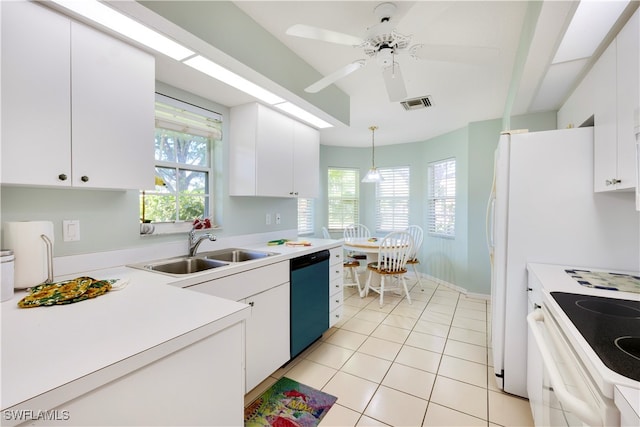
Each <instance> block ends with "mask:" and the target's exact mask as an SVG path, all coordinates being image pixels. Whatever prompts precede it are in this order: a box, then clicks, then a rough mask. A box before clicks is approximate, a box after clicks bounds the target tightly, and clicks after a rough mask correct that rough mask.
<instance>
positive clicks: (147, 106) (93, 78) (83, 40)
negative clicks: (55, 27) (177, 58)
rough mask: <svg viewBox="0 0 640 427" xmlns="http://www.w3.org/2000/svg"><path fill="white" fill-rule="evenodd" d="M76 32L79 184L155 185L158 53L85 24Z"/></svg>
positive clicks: (75, 120) (75, 148) (76, 163)
mask: <svg viewBox="0 0 640 427" xmlns="http://www.w3.org/2000/svg"><path fill="white" fill-rule="evenodd" d="M71 31H72V39H71V40H72V41H71V43H72V49H71V50H72V52H73V55H72V58H71V72H72V89H73V91H72V102H71V107H72V117H73V128H72V135H71V137H72V142H73V185H74V186H78V187H92V188H122V189H150V188H153V187H154V180H153V177H154V154H153V150H154V127H155V124H154V114H155V112H154V109H155V107H154V105H155V99H154V97H155V95H154V91H155V63H154V59H153V57H152V56H151V55H149V54H147V53H145V52H142V51H141V50H138V49H136V48H134V47H132V46H130V45H128V44H126V43H124V42H121V41H120V40H117V39H114V38H112V37H110V36H108V35H106V34H104V33H101V32H99V31H96V30H94V29H92V28H89V27H87V26H85V25H82V24H78V23H73V25H72V28H71ZM83 177H86V178H87V181H86V182H85V179H83Z"/></svg>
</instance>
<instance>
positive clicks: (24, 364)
mask: <svg viewBox="0 0 640 427" xmlns="http://www.w3.org/2000/svg"><path fill="white" fill-rule="evenodd" d="M308 240H309V241H311V242H312V246H302V247H288V246H284V245H281V246H267V245H264V244H261V245H249V246H247V245H244V246H242V247H243V248H247V249H259V250H265V251H271V252H277V253H279V254H280V255H278V256H272V257H267V258H264V259H260V260H255V261H250V262H244V263H237V264H233V265H230V266H227V267H222V268H217V269H213V270H209V271H208V272H203V273H198V274H194V275H188V277H182V278H181V277H175V276H169V275H165V274H158V273H154V272H148V271H144V270H139V269H133V268H129V267H125V266H122V267H114V268H107V269H101V270H93V271H87V272H83V273H77V274H73V275H66V276H62V277H56V280H62V279H66V278H73V277H78V276H82V275H87V276H90V277H93V278H95V279H118V278H127V279H129V284H128V285H127V286H126V287H125V288H124V289H121V290H117V291H115V290H114V291H110V292H108V293H107V294H105V295H102V296H100V297H97V298H95V299H91V300H85V301H81V302H78V303H75V304H68V305H59V306H52V307H35V308H29V309H21V308H18V307H17V302H18V301H19V300H20V299H21V298H22V297H23V296H24V295H26V293H25V292H24V291H17V292H16V294H15V296H14V298H13V299H11V300H8V301H5V302H3V303H2V304H1V305H0V310H1V318H2V329H1V330H2V338H1V339H2V361H1V374H2V394H1V396H2V401H1V407H2V409H7V408H11V407H16V405H19V404H21V403H22V402H25V401H27V400H29V399H32V398H35V397H38V398H40V397H41V396H43V395H46V394H52V393H50V392H52V391H55V390H56V389H59V388H60V387H63V386H65V385H67V384H69V383H72V382H78V381H77V380H79V379H83V380H84V379H87V378H89V377H91V375H93V374H95V373H98V372H100V371H103V372H104V371H105V368H109V367H112V366H114V365H115V364H118V363H119V362H122V361H125V360H127V359H132V358H135V357H138V356H140V355H141V354H145V353H149V352H148V351H147V350H149V349H155V350H157V349H158V348H160V347H162V345H163V344H165V343H168V342H170V341H172V340H174V341H175V339H176V338H177V337H185V336H188V335H189V334H190V333H194V332H195V331H197V333H198V334H202V333H203V331H205V332H206V333H207V334H208V335H211V334H213V333H215V332H217V331H218V330H221V329H223V328H225V327H227V326H229V325H231V324H233V323H237V322H239V321H242V320H243V319H245V318H246V317H248V316H249V315H250V311H249V309H248V306H247V305H245V304H241V303H237V302H234V301H229V300H225V299H222V298H217V297H214V296H210V295H205V294H202V293H196V292H192V291H189V290H186V289H180V287H186V286H190V285H193V284H195V283H201V282H203V281H208V280H212V279H216V278H219V277H223V276H226V275H230V274H235V273H237V272H240V271H245V270H247V269H252V268H255V267H259V266H262V265H267V264H270V263H274V262H281V261H284V260H288V259H290V258H294V257H296V256H300V255H305V254H308V253H313V252H316V251H318V250H322V249H328V248H330V247H336V245H339V242H337V241H335V240H325V239H308ZM216 249H218V248H216ZM220 249H222V248H220ZM166 285H173V286H166ZM174 350H175V349H174ZM167 351H169V350H167ZM156 353H157V351H156ZM156 356H157V357H162V355H161V354H159V355H158V354H157V355H156ZM149 363H150V362H149ZM114 375H115V374H114ZM119 375H121V373H120V374H119ZM100 378H101V379H100V381H103V383H104V382H107V381H109V380H111V379H114V378H109V377H108V376H107V377H105V376H104V375H102V376H101V377H100ZM88 382H91V381H88ZM94 382H95V381H94ZM93 387H95V385H94V386H93ZM65 398H66V399H67V400H68V399H69V398H70V396H65ZM49 403H51V404H55V399H54V400H51V399H50V400H48V401H46V404H49ZM59 403H62V402H59ZM43 408H44V407H43Z"/></svg>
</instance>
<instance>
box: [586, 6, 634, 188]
mask: <svg viewBox="0 0 640 427" xmlns="http://www.w3.org/2000/svg"><path fill="white" fill-rule="evenodd" d="M592 73H594V74H595V85H594V90H595V92H596V96H595V106H596V107H595V117H594V119H595V134H594V190H595V191H597V192H599V191H611V190H629V189H633V188H635V186H636V183H635V180H636V170H635V168H636V166H635V134H634V116H633V115H634V111H635V110H636V109H637V108H638V106H639V105H640V99H639V96H638V91H639V89H638V88H639V86H640V11H636V13H635V14H634V15H633V16H632V17H631V19H630V20H629V22H627V24H626V25H625V27H624V28H623V29H622V30H621V31H620V33H619V34H618V36H617V37H616V39H615V40H614V41H613V42H612V43H611V45H610V46H609V47H608V48H607V50H606V51H605V52H604V53H603V54H602V56H601V57H600V58H599V59H598V62H596V64H594V66H593V69H592Z"/></svg>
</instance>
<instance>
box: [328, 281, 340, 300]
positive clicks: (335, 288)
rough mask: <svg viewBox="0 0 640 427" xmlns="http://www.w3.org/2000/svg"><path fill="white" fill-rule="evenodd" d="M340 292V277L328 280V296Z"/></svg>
mask: <svg viewBox="0 0 640 427" xmlns="http://www.w3.org/2000/svg"><path fill="white" fill-rule="evenodd" d="M338 292H342V277H340V278H338V279H335V280H332V281H331V282H329V296H331V295H333V294H337V293H338Z"/></svg>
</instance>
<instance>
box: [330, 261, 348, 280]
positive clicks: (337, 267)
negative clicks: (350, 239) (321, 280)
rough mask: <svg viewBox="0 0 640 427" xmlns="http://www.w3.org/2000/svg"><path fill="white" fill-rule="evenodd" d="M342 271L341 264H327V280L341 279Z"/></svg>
mask: <svg viewBox="0 0 640 427" xmlns="http://www.w3.org/2000/svg"><path fill="white" fill-rule="evenodd" d="M343 273H344V267H342V264H334V265H330V266H329V281H330V282H333V281H334V280H336V279H338V278H339V279H342V274H343Z"/></svg>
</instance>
